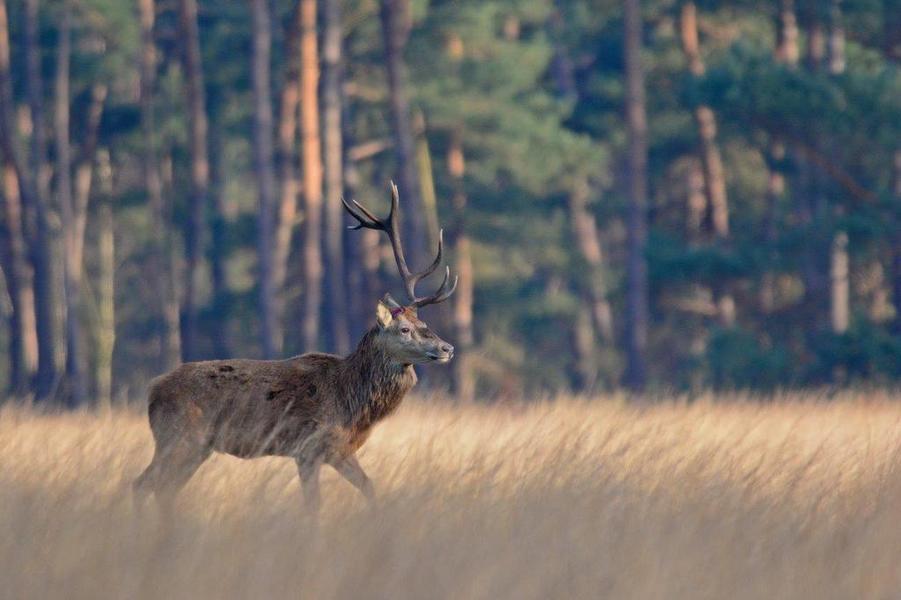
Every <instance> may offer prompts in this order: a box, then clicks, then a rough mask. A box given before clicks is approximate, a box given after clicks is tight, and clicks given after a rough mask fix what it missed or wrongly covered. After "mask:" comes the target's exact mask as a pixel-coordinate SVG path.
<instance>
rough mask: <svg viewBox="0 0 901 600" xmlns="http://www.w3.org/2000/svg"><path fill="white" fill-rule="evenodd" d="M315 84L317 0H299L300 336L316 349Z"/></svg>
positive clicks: (318, 196) (318, 205)
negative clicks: (301, 256)
mask: <svg viewBox="0 0 901 600" xmlns="http://www.w3.org/2000/svg"><path fill="white" fill-rule="evenodd" d="M318 86H319V53H318V48H317V44H316V0H300V116H301V119H300V136H301V154H302V157H301V163H302V164H301V169H302V173H303V199H304V212H305V215H304V218H305V222H304V240H303V273H304V277H303V280H304V306H303V317H302V336H301V337H302V341H303V348H304V350H305V351H307V352H310V351H312V350H315V349H316V346H317V345H318V343H319V316H320V315H319V309H320V305H321V303H322V250H321V247H320V246H321V238H322V235H321V231H322V148H321V143H320V139H319V98H318Z"/></svg>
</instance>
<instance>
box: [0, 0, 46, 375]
mask: <svg viewBox="0 0 901 600" xmlns="http://www.w3.org/2000/svg"><path fill="white" fill-rule="evenodd" d="M12 113H13V98H12V82H11V79H10V47H9V22H8V17H7V13H6V2H5V1H3V0H0V177H2V179H3V181H2V196H3V198H2V200H3V211H2V215H0V218H2V226H3V236H2V254H3V256H2V258H3V270H4V273H5V275H6V283H7V291H8V293H9V297H10V303H11V305H12V312H11V314H10V332H9V337H10V340H9V342H10V356H9V357H10V389H11V390H12V391H14V392H22V391H25V389H26V388H27V387H28V384H29V382H30V379H31V374H32V373H33V372H34V369H35V367H36V366H37V352H38V348H37V345H38V342H37V333H36V330H35V313H34V293H33V287H32V278H31V269H30V265H29V264H28V262H27V260H26V258H27V255H26V246H25V237H24V234H23V231H22V229H23V219H24V214H23V205H24V204H25V203H26V202H24V201H23V196H26V195H27V186H28V181H27V180H26V179H25V177H24V173H23V171H22V163H21V162H20V161H19V156H18V153H17V149H16V141H15V138H16V135H15V131H14V125H13V114H12Z"/></svg>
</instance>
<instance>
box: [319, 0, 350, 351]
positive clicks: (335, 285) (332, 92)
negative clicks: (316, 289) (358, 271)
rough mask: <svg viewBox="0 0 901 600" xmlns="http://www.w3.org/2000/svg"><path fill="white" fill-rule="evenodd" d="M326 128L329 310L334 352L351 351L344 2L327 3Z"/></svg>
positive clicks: (324, 57) (330, 0) (324, 40)
mask: <svg viewBox="0 0 901 600" xmlns="http://www.w3.org/2000/svg"><path fill="white" fill-rule="evenodd" d="M323 25H324V32H323V36H322V63H323V72H322V112H323V115H322V125H323V153H324V158H325V160H324V166H325V250H326V258H327V260H326V265H327V267H328V268H327V273H328V310H326V311H325V316H326V319H327V323H328V327H329V336H328V337H329V340H330V342H331V346H332V347H331V349H332V350H333V351H334V352H337V353H338V354H341V355H342V356H343V355H345V354H347V353H348V352H350V337H349V335H348V326H347V322H348V321H347V302H346V298H347V294H346V288H347V280H346V279H345V277H344V239H343V237H344V224H343V216H344V215H343V213H344V211H343V208H342V206H341V196H342V195H343V191H344V169H343V162H344V151H343V149H342V139H341V135H342V132H341V81H342V76H341V71H342V66H341V46H342V39H341V38H342V32H341V6H340V0H325V2H324V4H323Z"/></svg>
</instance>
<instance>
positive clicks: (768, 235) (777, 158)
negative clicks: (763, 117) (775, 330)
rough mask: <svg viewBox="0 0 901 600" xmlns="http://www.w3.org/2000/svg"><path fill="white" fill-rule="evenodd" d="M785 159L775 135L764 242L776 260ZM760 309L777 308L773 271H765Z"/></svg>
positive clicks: (770, 162) (768, 154) (771, 147)
mask: <svg viewBox="0 0 901 600" xmlns="http://www.w3.org/2000/svg"><path fill="white" fill-rule="evenodd" d="M784 161H785V145H784V144H782V143H781V142H780V141H779V140H778V139H777V138H776V137H775V136H773V138H772V139H771V140H770V144H769V149H768V153H767V162H768V164H769V168H768V173H767V185H766V214H765V222H764V226H763V231H764V243H765V246H766V248H767V252H768V253H769V256H770V258H771V260H773V261H775V260H776V258H777V256H776V252H775V245H776V240H777V238H778V226H779V214H780V212H781V210H780V209H781V205H782V198H783V195H784V194H785V176H784V175H783V170H784V169H783V168H782V166H781V165H782V163H783V162H784ZM759 299H760V310H761V311H762V312H763V313H764V314H769V313H772V312H773V311H774V310H775V308H776V302H777V300H778V299H777V298H776V276H775V274H774V273H773V272H772V271H769V270H767V271H764V273H763V278H762V280H761V283H760V295H759Z"/></svg>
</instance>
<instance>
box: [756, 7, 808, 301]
mask: <svg viewBox="0 0 901 600" xmlns="http://www.w3.org/2000/svg"><path fill="white" fill-rule="evenodd" d="M775 25H776V46H775V48H774V51H773V54H774V58H775V59H776V61H777V62H780V63H782V64H784V65H786V66H788V67H794V66H796V65H797V64H798V59H799V57H800V51H799V47H798V21H797V17H796V15H795V3H794V0H779V5H778V12H777V16H776V23H775ZM792 158H793V157H792V156H791V155H790V154H789V152H788V150H787V148H786V146H785V141H784V140H783V139H782V137H781V136H780V135H778V134H777V133H773V134H771V136H770V141H769V148H768V149H767V163H768V165H769V173H768V175H767V215H766V225H765V231H766V234H765V235H766V241H767V245H768V246H769V247H772V246H773V245H774V244H775V242H776V237H777V232H778V218H777V217H778V214H779V211H780V208H781V204H782V200H783V198H784V196H785V191H786V179H785V171H786V165H787V164H788V163H790V162H792ZM777 300H778V299H777V297H776V276H775V274H774V273H772V272H770V271H767V272H765V273H764V275H763V279H762V281H761V286H760V307H761V310H762V311H763V312H764V313H770V312H772V311H773V310H774V308H775V306H776V302H777Z"/></svg>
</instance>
